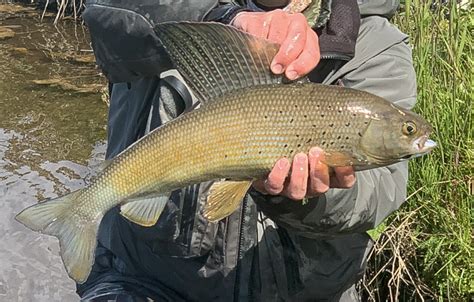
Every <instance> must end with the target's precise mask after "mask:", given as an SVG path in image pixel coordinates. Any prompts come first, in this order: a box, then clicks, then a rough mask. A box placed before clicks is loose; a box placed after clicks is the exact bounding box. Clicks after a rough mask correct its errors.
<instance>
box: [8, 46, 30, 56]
mask: <svg viewBox="0 0 474 302" xmlns="http://www.w3.org/2000/svg"><path fill="white" fill-rule="evenodd" d="M11 51H12V53H13V54H16V55H26V54H28V49H26V48H25V47H13V48H12V49H11Z"/></svg>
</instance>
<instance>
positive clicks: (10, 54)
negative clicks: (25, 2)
mask: <svg viewBox="0 0 474 302" xmlns="http://www.w3.org/2000/svg"><path fill="white" fill-rule="evenodd" d="M3 7H4V6H3ZM52 23H53V19H52V17H46V18H45V19H44V20H43V22H40V19H39V12H38V11H25V12H16V13H14V14H12V13H6V12H4V11H3V12H2V5H0V27H5V26H6V27H7V28H9V29H10V30H13V31H14V32H15V36H14V37H13V38H9V39H6V40H0V301H39V302H41V301H78V298H77V296H76V295H75V293H74V292H75V286H74V282H72V281H71V280H70V279H69V278H68V276H67V274H66V273H65V270H64V268H63V265H62V262H61V259H60V257H59V256H58V255H59V247H58V242H57V240H56V239H55V238H53V237H49V236H45V235H40V234H37V233H34V232H32V231H30V230H28V229H26V228H25V227H23V225H21V224H19V223H18V222H16V221H15V220H14V216H15V215H16V214H17V213H18V212H19V211H21V210H22V209H23V208H25V207H27V206H29V205H32V204H34V203H36V202H39V201H42V200H44V199H47V198H52V197H56V196H58V195H63V194H65V193H67V192H69V191H72V190H75V189H78V188H81V187H83V186H84V185H85V183H86V182H87V179H90V177H91V175H93V174H94V171H97V168H98V165H100V161H101V160H102V159H103V157H104V150H105V143H104V138H105V133H106V132H105V120H106V112H107V106H106V104H105V103H104V101H103V100H102V99H101V94H100V93H97V92H96V93H94V92H90V93H79V92H76V91H74V87H76V88H78V87H79V88H84V87H85V88H91V87H93V88H94V87H98V85H99V84H100V85H104V84H105V82H104V79H103V78H102V77H101V76H100V75H99V72H98V70H96V69H95V67H94V64H93V63H92V64H91V63H80V62H77V61H78V60H79V61H80V58H82V57H87V55H90V54H91V52H90V44H89V42H88V34H87V31H86V29H85V28H84V27H82V26H81V25H78V24H76V23H75V22H73V21H71V20H69V21H62V22H61V23H59V24H57V25H56V26H54V25H53V24H52ZM77 58H79V59H77ZM51 79H53V80H54V81H59V82H61V83H67V84H66V85H62V87H51V86H44V85H37V84H35V83H34V82H33V81H35V80H41V81H45V80H46V82H48V81H51ZM60 86H61V85H60ZM71 87H73V88H71ZM71 89H72V90H71ZM76 90H77V89H76Z"/></svg>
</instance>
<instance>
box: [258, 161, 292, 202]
mask: <svg viewBox="0 0 474 302" xmlns="http://www.w3.org/2000/svg"><path fill="white" fill-rule="evenodd" d="M288 172H290V162H289V161H288V159H286V158H282V159H280V160H278V161H277V162H276V164H275V165H274V166H273V169H272V171H271V172H270V174H268V177H267V179H266V180H265V182H264V189H265V191H266V192H267V193H268V194H272V195H277V194H280V193H281V192H282V191H283V188H284V185H285V179H286V177H287V176H288Z"/></svg>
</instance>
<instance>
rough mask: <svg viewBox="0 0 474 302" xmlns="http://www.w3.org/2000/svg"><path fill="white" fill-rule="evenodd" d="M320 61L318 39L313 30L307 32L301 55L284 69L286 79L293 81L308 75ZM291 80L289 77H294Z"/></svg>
mask: <svg viewBox="0 0 474 302" xmlns="http://www.w3.org/2000/svg"><path fill="white" fill-rule="evenodd" d="M319 59H320V52H319V39H318V35H316V33H315V32H314V31H313V30H308V31H307V37H306V43H305V46H304V49H303V51H302V52H301V54H300V55H299V56H298V58H296V60H295V61H293V62H292V63H291V64H290V65H289V66H288V67H287V68H286V72H285V74H286V77H287V78H288V79H290V80H295V79H296V78H298V77H301V76H304V75H306V74H308V73H309V72H310V71H311V70H313V69H314V68H315V67H316V65H318V63H319ZM295 74H296V77H295V78H291V76H293V77H294V76H295Z"/></svg>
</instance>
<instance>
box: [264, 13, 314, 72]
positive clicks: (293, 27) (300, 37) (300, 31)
mask: <svg viewBox="0 0 474 302" xmlns="http://www.w3.org/2000/svg"><path fill="white" fill-rule="evenodd" d="M307 27H308V24H307V22H306V19H305V18H304V17H303V15H301V14H295V15H293V19H292V20H291V22H290V25H289V27H288V32H287V35H286V38H285V40H284V41H283V43H282V44H281V47H280V49H279V50H278V52H277V54H276V55H275V57H274V58H273V61H272V66H273V65H276V64H278V65H281V66H282V67H283V70H285V69H286V68H287V67H288V65H290V64H291V63H292V62H293V61H294V60H296V58H297V57H298V56H299V55H300V54H301V52H302V51H303V48H304V46H305V43H306V30H307ZM272 70H273V68H272ZM296 76H297V75H290V77H291V78H292V79H293V78H294V77H296Z"/></svg>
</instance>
